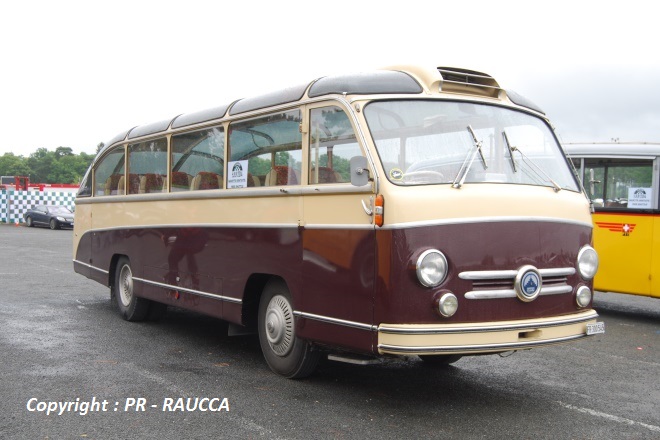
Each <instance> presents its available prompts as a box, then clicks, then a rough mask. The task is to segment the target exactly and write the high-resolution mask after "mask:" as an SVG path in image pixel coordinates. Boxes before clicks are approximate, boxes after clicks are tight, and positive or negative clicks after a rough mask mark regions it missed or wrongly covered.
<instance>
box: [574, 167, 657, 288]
mask: <svg viewBox="0 0 660 440" xmlns="http://www.w3.org/2000/svg"><path fill="white" fill-rule="evenodd" d="M654 162H656V161H655V160H654V159H652V158H647V159H641V158H585V159H584V168H583V170H584V180H583V182H584V186H585V189H586V191H587V193H588V194H589V196H590V198H591V200H592V202H593V204H594V209H595V213H594V247H595V248H596V250H597V251H598V255H599V257H600V267H599V269H598V274H597V275H596V278H595V280H594V288H595V289H596V290H601V291H612V292H622V293H631V294H636V295H646V296H660V267H659V266H658V264H659V263H660V253H659V251H658V248H659V246H658V245H659V241H660V223H659V221H658V218H659V217H658V202H657V200H658V194H657V191H658V190H657V188H658V179H657V174H658V173H657V171H656V172H655V175H654ZM655 166H656V168H655V169H656V170H657V164H656V165H655Z"/></svg>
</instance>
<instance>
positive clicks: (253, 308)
mask: <svg viewBox="0 0 660 440" xmlns="http://www.w3.org/2000/svg"><path fill="white" fill-rule="evenodd" d="M272 280H280V281H282V282H283V283H284V284H286V285H287V286H289V284H288V283H287V282H286V280H285V279H284V278H283V277H281V276H279V275H274V274H268V273H253V274H252V275H250V277H249V278H248V280H247V282H246V283H245V289H244V290H243V309H242V312H241V322H242V323H243V325H244V326H245V327H249V328H256V326H257V320H258V316H259V301H260V300H261V295H262V294H263V292H264V288H265V287H266V285H267V284H268V283H269V282H270V281H272Z"/></svg>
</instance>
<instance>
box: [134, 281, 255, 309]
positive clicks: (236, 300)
mask: <svg viewBox="0 0 660 440" xmlns="http://www.w3.org/2000/svg"><path fill="white" fill-rule="evenodd" d="M133 280H134V281H139V282H141V283H144V284H150V285H152V286H157V287H162V288H165V289H170V290H179V291H181V292H186V293H190V294H193V295H198V296H203V297H206V298H213V299H219V300H221V301H227V302H231V303H235V304H242V303H243V300H242V299H240V298H232V297H230V296H222V295H217V294H215V293H209V292H202V291H200V290H194V289H186V288H185V287H179V286H172V285H170V284H165V283H159V282H157V281H151V280H145V279H144V278H137V277H133Z"/></svg>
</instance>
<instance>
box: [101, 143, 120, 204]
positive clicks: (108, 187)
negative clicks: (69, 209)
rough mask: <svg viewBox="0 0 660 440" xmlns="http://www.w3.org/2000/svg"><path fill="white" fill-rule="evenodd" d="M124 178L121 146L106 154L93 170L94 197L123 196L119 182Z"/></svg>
mask: <svg viewBox="0 0 660 440" xmlns="http://www.w3.org/2000/svg"><path fill="white" fill-rule="evenodd" d="M123 177H124V146H123V145H121V146H119V147H117V148H115V149H113V150H112V151H110V152H109V153H108V154H106V155H105V157H104V158H103V159H101V161H100V162H99V163H98V164H97V165H96V167H95V168H94V195H95V196H115V195H123V194H124V191H123V189H122V190H121V191H120V190H119V183H120V182H119V181H120V180H122V179H123Z"/></svg>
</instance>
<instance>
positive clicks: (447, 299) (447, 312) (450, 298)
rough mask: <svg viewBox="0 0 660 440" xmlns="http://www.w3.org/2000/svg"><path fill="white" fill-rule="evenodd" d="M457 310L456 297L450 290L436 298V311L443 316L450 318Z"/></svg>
mask: <svg viewBox="0 0 660 440" xmlns="http://www.w3.org/2000/svg"><path fill="white" fill-rule="evenodd" d="M457 311H458V298H456V295H454V294H453V293H451V292H447V293H445V294H444V295H442V296H441V297H440V299H439V300H438V313H440V314H441V315H442V316H444V317H445V318H451V317H452V316H454V314H455V313H456V312H457Z"/></svg>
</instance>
